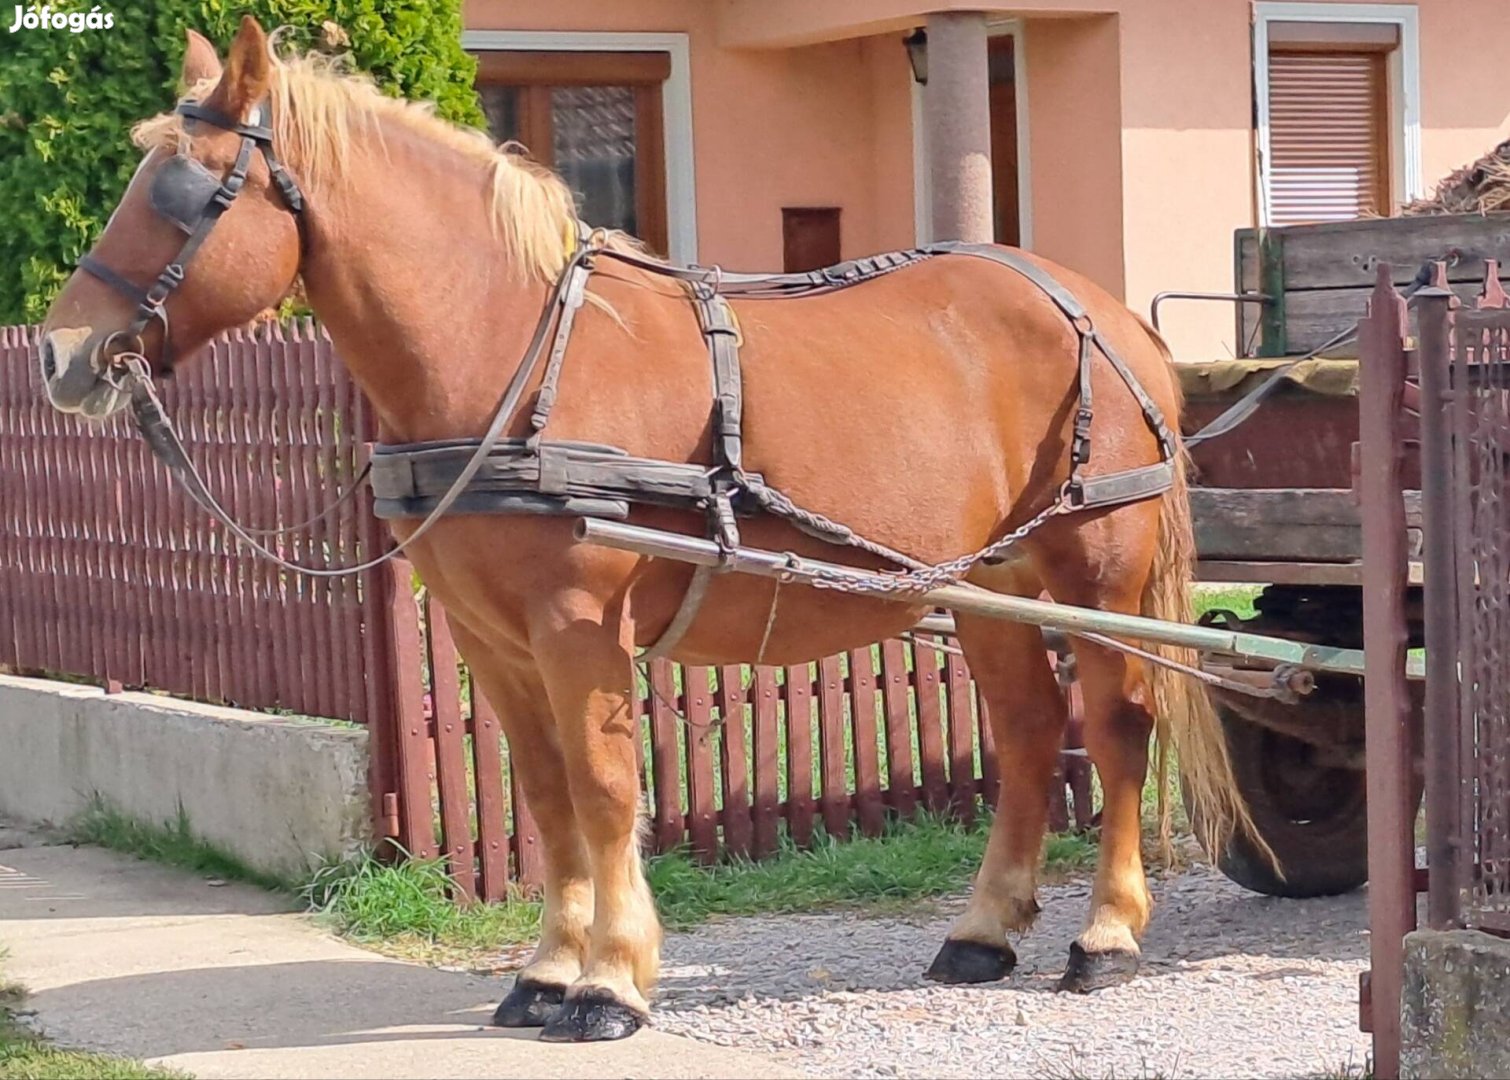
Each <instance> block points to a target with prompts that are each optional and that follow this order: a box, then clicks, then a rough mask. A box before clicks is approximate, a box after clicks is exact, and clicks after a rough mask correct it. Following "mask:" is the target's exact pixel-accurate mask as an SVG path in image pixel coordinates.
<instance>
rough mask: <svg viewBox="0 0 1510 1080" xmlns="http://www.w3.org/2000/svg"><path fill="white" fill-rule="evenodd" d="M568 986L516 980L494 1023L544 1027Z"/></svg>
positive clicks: (496, 1012) (563, 999) (499, 1025)
mask: <svg viewBox="0 0 1510 1080" xmlns="http://www.w3.org/2000/svg"><path fill="white" fill-rule="evenodd" d="M565 1000H566V987H564V986H550V985H547V984H546V983H537V982H534V981H532V980H530V979H515V980H514V988H513V989H512V990H510V991H509V996H508V997H506V998H504V999H503V1003H502V1004H501V1005H499V1006H498V1008H497V1010H496V1011H495V1012H494V1013H493V1026H494V1027H501V1028H537V1027H544V1026H545V1024H546V1021H548V1020H549V1019H550V1018H551V1017H552V1016H553V1015H555V1012H556V1010H557V1009H559V1008H560V1007H561V1003H562V1002H563V1001H565Z"/></svg>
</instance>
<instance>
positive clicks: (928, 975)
mask: <svg viewBox="0 0 1510 1080" xmlns="http://www.w3.org/2000/svg"><path fill="white" fill-rule="evenodd" d="M1016 966H1017V954H1016V953H1015V952H1013V951H1012V946H1010V945H1008V944H1006V943H1005V942H1004V943H1002V944H1001V945H983V944H981V943H980V942H979V941H963V940H955V939H953V938H950V939H948V940H946V941H945V942H944V947H943V948H941V949H940V950H939V954H938V955H937V956H935V957H934V958H933V963H932V964H930V965H929V967H928V970H927V971H926V972H924V974H923V978H925V979H932V980H933V981H934V982H941V983H985V982H995V981H996V980H998V979H1005V978H1006V977H1007V976H1008V975H1010V974H1012V969H1013V968H1014V967H1016Z"/></svg>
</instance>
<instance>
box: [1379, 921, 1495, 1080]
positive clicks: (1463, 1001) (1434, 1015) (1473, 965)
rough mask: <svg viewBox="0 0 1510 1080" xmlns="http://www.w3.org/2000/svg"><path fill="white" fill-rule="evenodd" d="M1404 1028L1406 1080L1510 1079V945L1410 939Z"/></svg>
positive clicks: (1461, 935)
mask: <svg viewBox="0 0 1510 1080" xmlns="http://www.w3.org/2000/svg"><path fill="white" fill-rule="evenodd" d="M1401 1021H1402V1025H1403V1029H1402V1032H1401V1044H1402V1045H1401V1052H1400V1075H1401V1076H1407V1077H1463V1076H1510V941H1506V940H1505V939H1503V938H1497V937H1491V936H1490V935H1488V934H1481V933H1479V932H1478V931H1476V930H1418V931H1417V932H1415V933H1413V934H1409V935H1407V936H1406V938H1405V999H1404V1002H1403V1004H1402V1015H1401Z"/></svg>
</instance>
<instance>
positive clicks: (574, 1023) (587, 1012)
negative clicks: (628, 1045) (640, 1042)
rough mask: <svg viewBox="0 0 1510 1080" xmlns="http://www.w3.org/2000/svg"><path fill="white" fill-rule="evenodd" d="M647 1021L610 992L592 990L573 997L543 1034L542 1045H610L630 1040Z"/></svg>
mask: <svg viewBox="0 0 1510 1080" xmlns="http://www.w3.org/2000/svg"><path fill="white" fill-rule="evenodd" d="M644 1024H645V1017H644V1016H642V1015H640V1014H639V1013H638V1012H636V1011H635V1010H634V1009H631V1008H630V1007H629V1006H628V1005H625V1004H624V1003H623V1002H621V1001H619V999H618V998H616V997H614V996H613V994H612V993H610V992H609V991H607V990H599V989H592V990H587V991H584V992H583V993H581V994H578V995H577V996H576V997H569V998H567V999H566V1001H565V1002H563V1003H562V1005H561V1007H560V1008H559V1009H557V1010H556V1011H555V1012H554V1013H553V1014H551V1018H550V1019H549V1020H548V1021H546V1024H545V1028H544V1029H543V1030H542V1031H541V1032H540V1041H541V1042H608V1041H610V1040H612V1039H627V1038H628V1037H629V1036H631V1035H633V1034H634V1033H635V1032H636V1031H639V1030H640V1028H641V1027H643V1026H644Z"/></svg>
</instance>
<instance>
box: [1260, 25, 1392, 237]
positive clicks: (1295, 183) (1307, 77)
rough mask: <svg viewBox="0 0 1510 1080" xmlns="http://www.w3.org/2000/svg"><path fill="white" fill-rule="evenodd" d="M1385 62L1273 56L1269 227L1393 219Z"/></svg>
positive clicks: (1366, 56) (1371, 57) (1348, 55)
mask: <svg viewBox="0 0 1510 1080" xmlns="http://www.w3.org/2000/svg"><path fill="white" fill-rule="evenodd" d="M1387 100H1388V95H1387V91H1386V82H1385V57H1384V55H1383V54H1380V53H1377V52H1351V51H1348V52H1321V51H1313V50H1308V51H1304V52H1287V51H1278V50H1276V51H1274V52H1271V53H1270V54H1269V153H1270V162H1269V170H1268V171H1269V219H1270V221H1271V222H1272V223H1273V224H1275V225H1294V224H1298V223H1301V222H1308V221H1350V220H1352V219H1353V218H1357V217H1361V216H1364V215H1367V214H1385V213H1388V210H1389V206H1390V198H1389V145H1388V126H1387V122H1386V103H1387Z"/></svg>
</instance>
